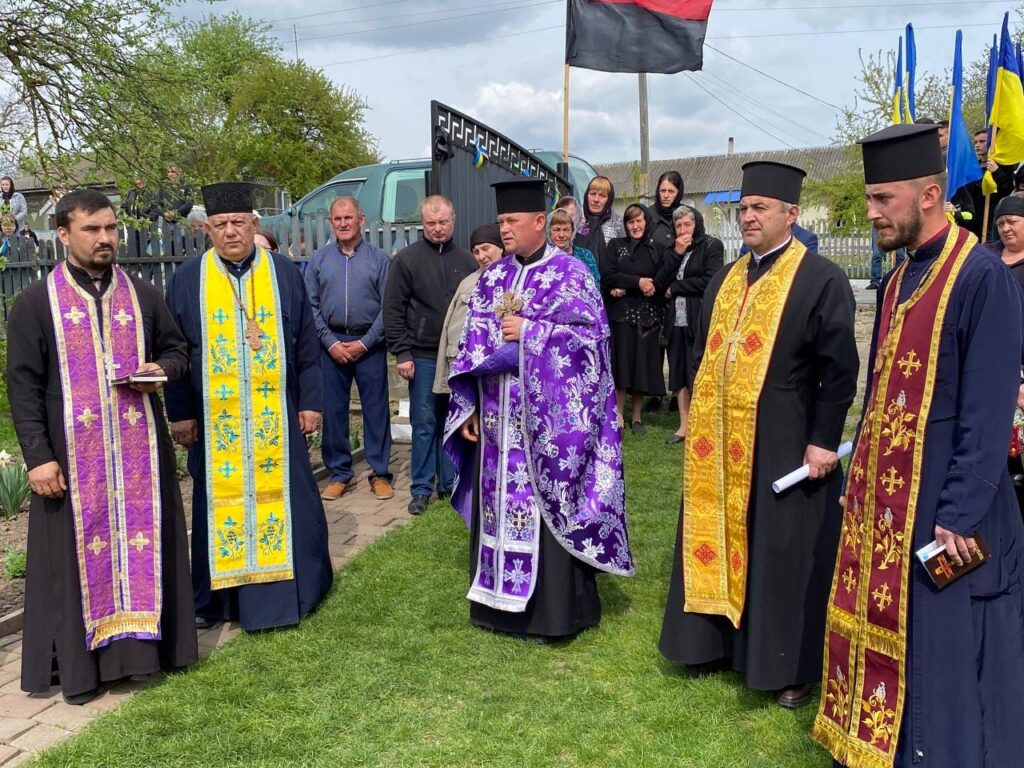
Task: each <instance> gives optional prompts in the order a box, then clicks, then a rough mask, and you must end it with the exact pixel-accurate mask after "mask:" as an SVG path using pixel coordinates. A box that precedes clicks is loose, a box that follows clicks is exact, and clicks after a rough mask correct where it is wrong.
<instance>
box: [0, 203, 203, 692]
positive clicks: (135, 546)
mask: <svg viewBox="0 0 1024 768" xmlns="http://www.w3.org/2000/svg"><path fill="white" fill-rule="evenodd" d="M55 217H56V223H57V227H58V230H57V231H58V234H59V236H60V239H61V241H62V242H63V243H64V245H65V247H66V248H67V259H66V260H65V261H63V262H60V263H59V264H58V265H57V266H56V267H55V268H54V270H53V272H52V273H51V274H50V275H49V277H48V278H47V279H45V280H39V281H37V282H35V283H33V284H32V285H31V286H30V287H28V288H27V289H25V290H24V291H23V292H22V293H21V295H20V296H19V297H18V299H17V301H15V303H14V306H13V308H12V309H11V315H10V318H9V319H8V323H7V391H8V393H9V397H10V403H11V414H12V416H13V419H14V427H15V430H16V431H17V433H18V442H19V443H20V444H21V449H22V453H23V455H24V457H25V464H26V466H27V467H28V471H29V486H30V488H31V490H32V499H31V504H30V507H29V532H28V572H27V575H26V583H25V626H24V643H23V644H22V645H23V648H22V676H21V687H22V689H23V690H25V691H28V692H29V693H46V692H47V691H49V689H50V686H51V684H54V683H56V684H59V685H60V686H61V689H62V691H63V694H64V699H65V701H67V702H68V703H70V704H84V703H86V702H87V701H90V700H91V699H93V698H95V697H96V696H97V695H98V694H99V692H100V690H101V688H100V686H101V684H102V683H105V682H108V681H114V680H118V679H120V678H124V677H129V676H144V675H148V674H151V673H153V672H156V671H159V670H161V669H164V670H169V669H175V668H180V667H185V666H187V665H189V664H191V663H192V662H194V661H195V660H196V658H197V655H198V647H197V645H196V631H195V624H194V618H195V613H194V609H193V602H192V591H191V584H190V581H189V564H188V537H187V532H186V527H185V516H184V511H183V509H182V505H181V493H180V491H179V489H178V481H177V478H176V477H175V466H176V465H175V460H174V447H173V445H172V444H171V439H170V435H169V434H168V432H167V423H166V422H165V420H164V416H163V409H162V407H161V405H160V401H159V399H158V398H157V396H156V395H155V394H153V393H155V392H156V391H157V390H158V389H159V388H160V386H161V384H160V383H158V382H157V383H148V384H141V383H139V384H134V385H128V384H113V383H112V381H111V380H112V379H115V378H120V377H122V376H123V375H125V374H130V373H148V374H155V375H157V376H166V377H167V378H168V379H170V380H172V381H173V380H175V379H178V378H180V377H182V376H185V375H186V370H187V366H188V357H187V354H186V350H185V340H184V339H183V338H182V336H181V332H180V331H179V330H178V328H177V326H175V324H174V320H173V319H172V318H171V315H170V313H169V312H168V311H167V306H166V305H165V304H164V301H163V298H162V297H161V296H160V294H159V293H158V292H157V291H156V290H155V289H154V288H153V286H151V285H150V284H149V283H146V282H145V281H143V280H141V279H139V278H137V277H129V276H128V275H127V274H126V273H125V272H124V271H122V270H121V269H119V268H118V267H116V266H115V265H114V257H115V254H116V252H117V240H118V225H117V215H116V212H115V211H114V208H113V206H112V204H111V202H110V200H109V199H107V197H106V196H104V195H103V194H101V193H99V192H95V191H93V190H76V191H74V192H70V193H69V194H67V195H65V196H64V197H62V198H61V200H60V202H59V203H58V204H57V208H56V211H55ZM97 341H99V343H96V342H97ZM126 478H127V482H125V479H126ZM111 521H115V524H113V525H112V524H111ZM154 573H159V574H160V578H158V579H154V578H153V574H154ZM112 574H113V578H112ZM114 584H117V585H119V588H117V589H115V588H113V585H114Z"/></svg>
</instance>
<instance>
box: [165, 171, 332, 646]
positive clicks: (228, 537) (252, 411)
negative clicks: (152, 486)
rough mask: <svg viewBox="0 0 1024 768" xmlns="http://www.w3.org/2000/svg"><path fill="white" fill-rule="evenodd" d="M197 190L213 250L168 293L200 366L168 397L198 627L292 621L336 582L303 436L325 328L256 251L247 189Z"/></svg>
mask: <svg viewBox="0 0 1024 768" xmlns="http://www.w3.org/2000/svg"><path fill="white" fill-rule="evenodd" d="M202 193H203V202H204V203H205V205H206V213H207V217H208V218H207V225H206V226H207V230H208V232H209V234H210V237H211V239H212V240H213V248H211V249H210V250H209V251H207V252H206V253H205V254H203V255H202V256H197V257H195V258H193V259H190V260H188V261H186V262H185V263H184V264H182V265H181V267H179V268H178V270H177V271H176V272H175V273H174V276H173V277H172V278H171V281H170V284H169V285H168V288H167V303H168V305H169V306H170V308H171V313H172V315H173V316H174V318H175V320H176V321H177V322H178V325H179V326H180V327H181V329H182V331H183V333H184V335H185V339H186V341H187V342H188V352H189V356H190V361H191V369H192V376H191V379H190V380H188V379H185V380H182V381H180V382H177V383H175V384H174V385H172V386H170V387H168V388H167V398H166V399H167V413H168V415H169V416H170V418H171V421H172V432H173V435H174V439H175V440H176V441H177V442H178V443H179V444H181V445H183V446H185V447H186V448H189V460H188V468H189V472H190V474H191V475H192V478H193V480H194V481H195V485H194V491H193V495H192V581H193V586H194V591H195V601H196V616H197V618H196V622H197V623H198V624H199V625H200V626H205V625H208V624H210V623H212V622H214V621H218V620H232V621H234V620H237V621H239V622H240V623H241V625H242V628H243V629H245V630H259V629H268V628H272V627H280V626H287V625H291V624H297V623H298V622H299V620H300V619H301V618H302V617H303V616H305V615H306V614H308V613H309V612H310V611H312V610H313V609H314V608H315V607H316V606H317V605H318V604H319V602H320V600H321V599H322V598H323V596H324V595H325V594H326V592H327V590H328V589H329V588H330V586H331V581H332V578H333V576H332V571H331V561H330V555H329V552H328V546H327V521H326V519H325V517H324V508H323V503H322V502H321V501H320V494H319V493H318V491H317V485H316V481H315V479H314V478H313V471H312V468H311V466H310V462H309V453H308V450H307V448H306V438H305V436H306V435H308V434H310V433H312V432H314V431H316V430H317V429H319V426H320V418H321V410H322V405H323V390H322V382H321V376H320V348H319V340H318V339H317V333H316V326H315V325H314V323H313V315H312V312H311V310H310V306H309V300H308V298H307V295H306V289H305V285H304V283H303V280H302V274H301V272H300V271H299V269H298V268H297V267H296V265H295V264H293V263H292V262H290V261H289V260H288V259H287V258H286V257H284V256H281V255H280V254H277V253H271V252H268V251H266V250H264V249H263V248H258V247H256V246H255V245H254V240H253V238H254V234H255V228H256V217H255V216H254V215H253V213H252V190H251V187H250V186H249V185H248V184H240V183H230V182H228V183H222V184H213V185H209V186H206V187H203V190H202Z"/></svg>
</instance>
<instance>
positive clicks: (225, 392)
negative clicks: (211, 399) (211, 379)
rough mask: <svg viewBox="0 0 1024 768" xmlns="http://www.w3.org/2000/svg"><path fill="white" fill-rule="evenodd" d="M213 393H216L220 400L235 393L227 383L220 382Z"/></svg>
mask: <svg viewBox="0 0 1024 768" xmlns="http://www.w3.org/2000/svg"><path fill="white" fill-rule="evenodd" d="M213 394H215V395H217V397H219V398H220V399H221V400H227V399H228V398H229V397H231V396H232V395H233V394H235V390H233V389H230V388H229V387H228V385H227V384H221V385H220V389H216V390H214V392H213Z"/></svg>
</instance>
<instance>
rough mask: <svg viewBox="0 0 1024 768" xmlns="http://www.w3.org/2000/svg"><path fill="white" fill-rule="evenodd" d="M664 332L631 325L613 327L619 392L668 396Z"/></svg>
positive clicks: (613, 363) (618, 324) (615, 324)
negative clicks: (662, 341) (661, 336)
mask: <svg viewBox="0 0 1024 768" xmlns="http://www.w3.org/2000/svg"><path fill="white" fill-rule="evenodd" d="M660 331H661V328H660V327H659V326H656V325H655V326H653V327H651V328H640V327H639V326H636V325H632V324H630V323H622V322H620V323H615V322H613V323H612V376H613V377H614V378H615V388H616V389H625V390H628V391H630V392H639V393H640V394H642V395H654V396H657V397H661V396H662V395H664V394H665V371H664V368H663V366H662V363H661V361H662V355H661V343H660V341H659V335H660Z"/></svg>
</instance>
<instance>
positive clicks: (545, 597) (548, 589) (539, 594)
mask: <svg viewBox="0 0 1024 768" xmlns="http://www.w3.org/2000/svg"><path fill="white" fill-rule="evenodd" d="M479 518H480V516H479V514H477V513H475V512H474V514H473V527H472V530H471V531H470V547H469V579H470V583H472V582H473V579H474V578H475V577H476V565H477V557H476V554H477V546H478V544H479V541H480V525H479ZM540 531H541V533H540V564H539V566H538V571H537V585H536V587H534V590H533V597H531V598H530V602H529V603H528V604H527V606H526V610H525V611H524V612H523V613H510V612H508V611H499V610H497V609H495V608H491V607H489V606H486V605H481V604H480V603H477V602H473V601H470V603H469V621H470V623H472V624H474V625H476V626H478V627H484V628H486V629H490V630H493V631H495V632H505V633H507V634H512V635H535V636H540V637H571V636H572V635H575V634H576V633H578V632H581V631H583V630H584V629H587V628H588V627H594V626H597V625H598V624H599V623H600V622H601V598H600V596H599V595H598V593H597V580H596V579H595V578H594V574H595V571H594V569H593V568H592V567H590V566H589V565H587V564H586V563H583V562H581V561H580V560H577V559H576V558H575V557H573V556H572V555H570V554H569V553H568V552H567V551H566V550H565V548H564V547H563V546H562V545H561V544H559V543H558V542H557V541H556V540H555V537H554V536H552V535H551V532H550V531H549V530H548V527H547V525H546V524H543V523H542V524H541V526H540Z"/></svg>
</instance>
